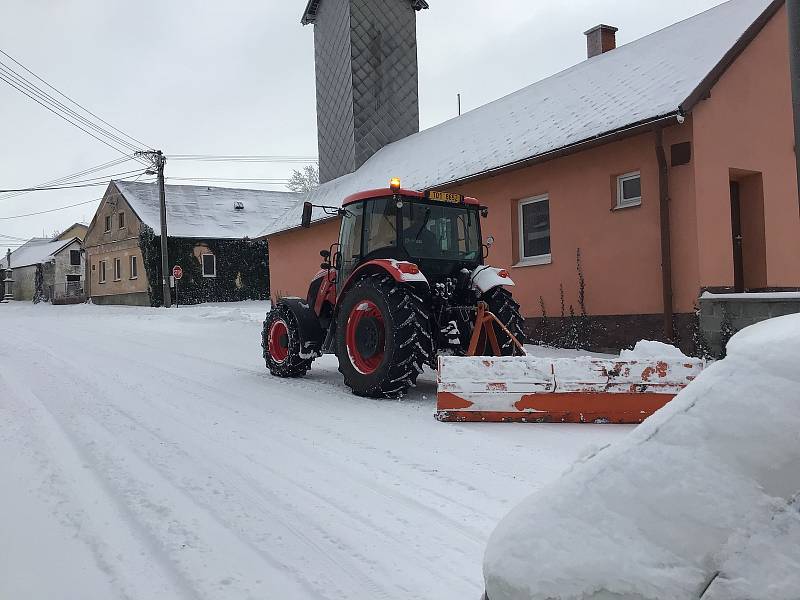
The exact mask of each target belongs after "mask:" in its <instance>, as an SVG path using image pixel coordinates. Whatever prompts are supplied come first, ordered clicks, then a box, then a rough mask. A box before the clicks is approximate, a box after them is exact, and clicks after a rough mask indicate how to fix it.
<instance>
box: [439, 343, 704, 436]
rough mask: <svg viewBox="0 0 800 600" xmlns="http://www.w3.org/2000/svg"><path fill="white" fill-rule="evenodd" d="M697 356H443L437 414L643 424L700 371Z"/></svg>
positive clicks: (472, 418)
mask: <svg viewBox="0 0 800 600" xmlns="http://www.w3.org/2000/svg"><path fill="white" fill-rule="evenodd" d="M704 364H705V363H704V362H703V361H702V360H699V359H692V358H686V359H680V360H677V359H674V358H673V359H667V360H653V359H646V360H613V359H608V360H604V359H596V358H590V357H584V358H558V359H550V358H536V357H531V356H506V357H489V356H440V357H439V369H438V392H437V409H436V418H437V419H438V420H439V421H486V422H523V423H528V422H530V423H541V422H547V423H550V422H553V423H641V422H642V421H644V420H645V419H646V418H647V417H649V416H650V415H652V414H653V413H654V412H656V411H657V410H658V409H660V408H662V407H663V406H664V405H665V404H666V403H667V402H669V401H670V400H672V398H674V397H675V396H676V395H677V394H678V392H680V391H681V390H682V389H683V388H684V387H686V386H687V385H688V384H689V383H691V382H692V381H693V380H694V379H695V378H696V377H697V376H698V375H699V374H700V372H701V371H702V369H703V367H704Z"/></svg>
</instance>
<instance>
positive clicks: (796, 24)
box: [786, 0, 800, 210]
mask: <svg viewBox="0 0 800 600" xmlns="http://www.w3.org/2000/svg"><path fill="white" fill-rule="evenodd" d="M786 10H787V14H788V17H789V19H788V20H789V66H790V68H791V78H792V108H793V109H794V110H793V112H794V157H795V162H796V168H797V186H798V192H797V193H798V198H800V147H798V146H800V0H787V2H786ZM798 210H800V204H799V205H798Z"/></svg>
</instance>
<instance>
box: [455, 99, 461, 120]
mask: <svg viewBox="0 0 800 600" xmlns="http://www.w3.org/2000/svg"><path fill="white" fill-rule="evenodd" d="M456 96H458V116H459V117H460V116H461V94H456Z"/></svg>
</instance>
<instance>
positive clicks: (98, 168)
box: [0, 156, 133, 200]
mask: <svg viewBox="0 0 800 600" xmlns="http://www.w3.org/2000/svg"><path fill="white" fill-rule="evenodd" d="M130 160H133V157H132V156H129V157H121V158H117V159H114V160H111V161H109V162H106V163H103V164H101V165H97V166H95V167H89V168H86V169H84V170H83V171H78V172H77V173H71V174H69V175H64V176H63V177H59V178H57V179H51V180H49V181H43V182H41V183H37V184H36V185H33V186H31V187H47V186H50V185H57V184H59V183H66V182H68V181H71V180H73V179H76V178H78V177H82V176H84V175H89V174H91V173H96V172H98V171H102V170H104V169H110V168H111V167H115V166H118V165H120V164H122V163H124V162H127V161H130ZM26 193H27V192H18V193H8V194H3V195H0V200H2V199H4V198H16V197H17V196H21V195H24V194H26Z"/></svg>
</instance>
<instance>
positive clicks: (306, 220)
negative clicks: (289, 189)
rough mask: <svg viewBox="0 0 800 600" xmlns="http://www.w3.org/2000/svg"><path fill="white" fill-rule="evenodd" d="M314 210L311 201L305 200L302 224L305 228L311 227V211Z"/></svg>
mask: <svg viewBox="0 0 800 600" xmlns="http://www.w3.org/2000/svg"><path fill="white" fill-rule="evenodd" d="M312 210H314V207H313V205H312V204H311V202H303V220H302V221H301V222H300V224H301V225H302V226H303V228H304V229H308V228H309V227H311V211H312Z"/></svg>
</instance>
